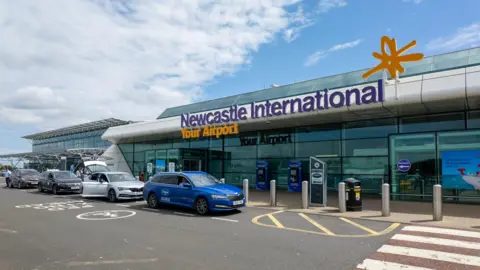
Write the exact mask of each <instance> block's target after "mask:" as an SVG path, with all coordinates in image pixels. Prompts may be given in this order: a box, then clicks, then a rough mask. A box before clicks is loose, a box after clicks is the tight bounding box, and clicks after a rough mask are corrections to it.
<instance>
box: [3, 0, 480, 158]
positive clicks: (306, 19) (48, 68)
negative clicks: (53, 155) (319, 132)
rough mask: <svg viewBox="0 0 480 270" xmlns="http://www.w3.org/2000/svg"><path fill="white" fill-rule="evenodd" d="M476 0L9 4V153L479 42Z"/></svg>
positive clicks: (58, 0)
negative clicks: (395, 54) (110, 124)
mask: <svg viewBox="0 0 480 270" xmlns="http://www.w3.org/2000/svg"><path fill="white" fill-rule="evenodd" d="M479 8H480V1H478V0H462V1H452V0H303V1H302V0H217V1H208V0H162V1H160V0H141V1H134V0H42V1H32V0H15V1H12V0H0V154H7V153H19V152H30V151H31V145H30V143H29V141H27V140H25V139H22V138H21V137H22V136H25V135H29V134H33V133H37V132H41V131H46V130H51V129H55V128H60V127H65V126H70V125H74V124H80V123H84V122H89V121H96V120H100V119H104V118H110V117H114V118H118V119H122V120H153V119H155V118H156V117H157V116H158V115H160V114H161V113H162V112H163V111H164V110H165V109H166V108H168V107H174V106H179V105H184V104H188V103H192V102H198V101H202V100H208V99H213V98H220V97H224V96H229V95H233V94H238V93H245V92H250V91H255V90H259V89H263V88H265V87H269V86H270V85H272V84H279V85H281V84H290V83H294V82H299V81H304V80H309V79H314V78H319V77H323V76H328V75H333V74H339V73H344V72H349V71H353V70H358V69H363V68H369V67H373V66H375V65H376V64H377V62H376V60H375V59H374V58H373V57H372V56H371V54H372V52H374V51H379V49H380V38H381V36H383V35H387V36H389V37H392V38H396V39H397V40H398V45H399V47H400V46H403V45H406V44H407V43H409V42H410V41H411V40H416V41H417V43H418V45H417V47H416V48H414V49H413V50H412V52H413V51H415V52H422V53H424V54H425V55H426V56H429V55H435V54H440V53H445V52H451V51H455V50H461V49H466V48H471V47H476V46H480V19H479V17H478V10H479Z"/></svg>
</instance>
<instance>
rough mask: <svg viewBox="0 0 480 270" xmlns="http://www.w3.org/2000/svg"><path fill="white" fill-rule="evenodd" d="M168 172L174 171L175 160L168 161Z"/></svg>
mask: <svg viewBox="0 0 480 270" xmlns="http://www.w3.org/2000/svg"><path fill="white" fill-rule="evenodd" d="M168 172H175V162H169V163H168Z"/></svg>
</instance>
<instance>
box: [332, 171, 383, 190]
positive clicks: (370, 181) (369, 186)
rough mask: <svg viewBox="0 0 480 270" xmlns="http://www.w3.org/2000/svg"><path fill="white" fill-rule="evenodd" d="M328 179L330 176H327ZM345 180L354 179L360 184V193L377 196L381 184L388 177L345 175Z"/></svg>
mask: <svg viewBox="0 0 480 270" xmlns="http://www.w3.org/2000/svg"><path fill="white" fill-rule="evenodd" d="M329 177H330V176H329ZM343 177H344V179H346V178H350V177H352V178H355V179H357V180H360V181H361V182H362V193H373V194H379V193H380V192H381V187H382V184H383V183H386V182H388V181H387V179H388V175H363V174H345V175H344V176H343Z"/></svg>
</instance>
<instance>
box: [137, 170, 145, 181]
mask: <svg viewBox="0 0 480 270" xmlns="http://www.w3.org/2000/svg"><path fill="white" fill-rule="evenodd" d="M138 180H140V181H142V182H143V181H144V180H145V176H144V175H143V172H140V173H139V174H138Z"/></svg>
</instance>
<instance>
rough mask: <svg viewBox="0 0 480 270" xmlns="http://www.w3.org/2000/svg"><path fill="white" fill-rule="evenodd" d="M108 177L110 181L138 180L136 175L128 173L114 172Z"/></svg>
mask: <svg viewBox="0 0 480 270" xmlns="http://www.w3.org/2000/svg"><path fill="white" fill-rule="evenodd" d="M108 179H109V180H110V182H125V181H137V179H135V177H133V176H131V175H129V174H127V173H112V174H108Z"/></svg>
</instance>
